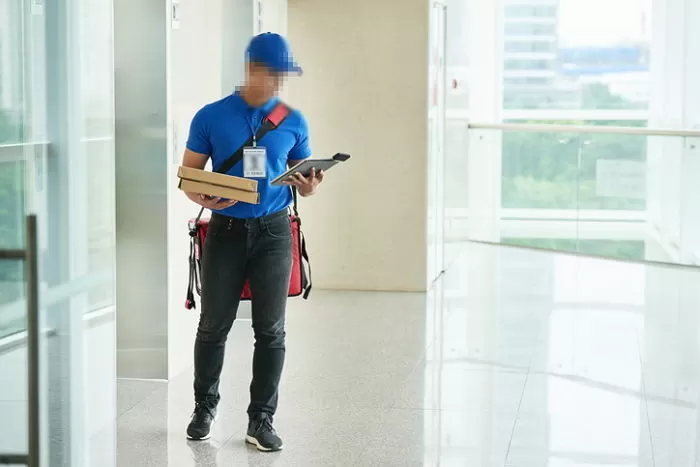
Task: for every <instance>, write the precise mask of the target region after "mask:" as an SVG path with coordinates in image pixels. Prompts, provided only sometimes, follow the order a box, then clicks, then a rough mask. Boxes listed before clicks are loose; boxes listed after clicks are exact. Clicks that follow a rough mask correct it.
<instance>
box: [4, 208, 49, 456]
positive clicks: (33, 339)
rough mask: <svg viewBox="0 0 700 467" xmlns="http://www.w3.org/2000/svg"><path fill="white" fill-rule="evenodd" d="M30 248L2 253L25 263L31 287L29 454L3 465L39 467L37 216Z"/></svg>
mask: <svg viewBox="0 0 700 467" xmlns="http://www.w3.org/2000/svg"><path fill="white" fill-rule="evenodd" d="M26 238H27V240H26V248H25V249H24V250H0V260H1V259H23V260H24V265H25V280H26V284H27V402H28V405H29V407H28V411H27V413H28V424H27V425H28V427H27V428H28V430H27V431H28V440H29V443H28V452H27V454H4V455H3V454H0V464H25V465H27V466H29V467H39V458H40V456H39V446H40V442H39V441H40V431H39V430H40V425H39V423H40V417H39V258H38V252H39V249H38V241H37V227H36V216H35V215H30V216H27V227H26Z"/></svg>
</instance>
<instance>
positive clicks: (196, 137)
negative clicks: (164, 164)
mask: <svg viewBox="0 0 700 467" xmlns="http://www.w3.org/2000/svg"><path fill="white" fill-rule="evenodd" d="M205 109H206V107H205V108H203V109H201V110H200V111H199V112H197V113H196V114H195V116H194V118H193V119H192V123H191V124H190V134H189V137H188V138H187V149H189V150H190V151H192V152H196V153H198V154H205V155H207V156H211V153H212V146H211V141H210V139H209V123H208V121H207V118H206V117H207V116H206V112H205Z"/></svg>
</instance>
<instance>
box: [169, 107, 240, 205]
mask: <svg viewBox="0 0 700 467" xmlns="http://www.w3.org/2000/svg"><path fill="white" fill-rule="evenodd" d="M208 130H209V129H208V128H207V125H206V119H205V118H204V114H203V110H200V111H199V112H197V114H196V115H195V116H194V118H193V119H192V124H191V125H190V135H189V138H188V139H187V148H186V149H185V153H184V154H183V156H182V165H183V166H185V167H191V168H193V169H200V170H202V169H204V167H205V166H206V165H207V161H208V160H209V155H210V154H211V152H212V149H213V148H212V146H211V141H210V139H209V131H208ZM185 195H187V197H188V198H189V199H190V200H192V201H193V202H195V203H197V204H199V205H200V206H202V207H205V208H207V209H211V210H219V209H226V208H227V207H229V206H233V205H234V204H236V202H235V201H231V200H222V199H221V198H216V197H211V196H207V195H202V194H200V193H185Z"/></svg>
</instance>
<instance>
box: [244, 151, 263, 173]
mask: <svg viewBox="0 0 700 467" xmlns="http://www.w3.org/2000/svg"><path fill="white" fill-rule="evenodd" d="M243 176H244V177H245V178H267V149H266V148H263V147H260V146H257V147H247V148H243Z"/></svg>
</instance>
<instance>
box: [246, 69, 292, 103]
mask: <svg viewBox="0 0 700 467" xmlns="http://www.w3.org/2000/svg"><path fill="white" fill-rule="evenodd" d="M283 82H284V74H283V73H276V72H273V71H271V70H270V69H269V68H267V67H265V66H263V65H260V64H257V63H248V83H247V84H248V86H249V87H250V89H251V90H252V91H254V92H255V94H256V95H257V96H258V97H259V98H261V99H264V100H268V99H271V98H273V97H274V96H276V95H277V93H278V92H279V90H280V88H281V87H282V83H283Z"/></svg>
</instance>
